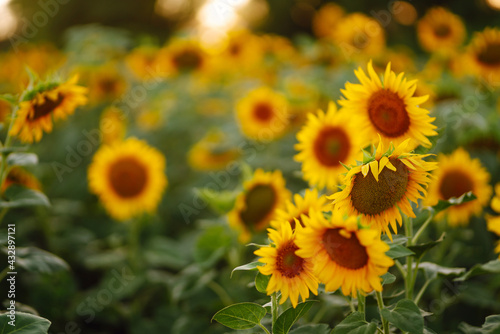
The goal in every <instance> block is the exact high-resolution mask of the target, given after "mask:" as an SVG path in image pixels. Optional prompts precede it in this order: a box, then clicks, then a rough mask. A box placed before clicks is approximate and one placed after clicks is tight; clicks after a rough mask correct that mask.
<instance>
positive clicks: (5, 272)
mask: <svg viewBox="0 0 500 334" xmlns="http://www.w3.org/2000/svg"><path fill="white" fill-rule="evenodd" d="M8 272H9V267H8V266H7V267H5V269H4V270H2V272H0V282H1V281H2V280H3V279H4V278H5V276H7V273H8Z"/></svg>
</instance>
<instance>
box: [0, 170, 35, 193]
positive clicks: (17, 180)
mask: <svg viewBox="0 0 500 334" xmlns="http://www.w3.org/2000/svg"><path fill="white" fill-rule="evenodd" d="M11 185H20V186H23V187H26V188H30V189H33V190H38V191H41V190H42V186H41V185H40V182H39V181H38V179H37V178H36V177H35V176H34V175H33V174H31V173H30V172H28V171H27V170H26V169H24V168H22V167H20V166H14V167H12V168H11V169H10V170H9V172H8V173H7V176H6V178H5V180H4V182H3V184H2V193H3V192H5V190H6V189H7V188H8V187H10V186H11Z"/></svg>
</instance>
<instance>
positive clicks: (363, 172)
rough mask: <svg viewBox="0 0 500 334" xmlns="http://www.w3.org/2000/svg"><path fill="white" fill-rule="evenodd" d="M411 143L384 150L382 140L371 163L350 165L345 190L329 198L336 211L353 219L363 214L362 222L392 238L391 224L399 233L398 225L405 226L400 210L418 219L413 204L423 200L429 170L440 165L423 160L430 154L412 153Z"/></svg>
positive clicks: (428, 179)
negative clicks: (409, 146) (409, 147)
mask: <svg viewBox="0 0 500 334" xmlns="http://www.w3.org/2000/svg"><path fill="white" fill-rule="evenodd" d="M408 142H409V139H407V140H406V141H404V142H403V143H401V144H400V145H399V146H398V147H396V148H394V147H393V146H392V145H391V147H390V148H389V150H387V151H385V150H384V147H383V145H382V141H380V142H379V146H378V147H377V149H376V151H375V154H374V156H373V157H372V158H371V159H369V160H371V161H369V162H366V163H363V164H361V165H357V166H351V167H350V168H349V171H348V172H347V174H346V175H345V179H344V184H345V187H344V189H343V190H342V191H340V192H337V193H335V194H333V195H331V196H330V197H328V198H329V199H332V200H333V204H334V205H335V208H336V209H338V210H339V211H341V212H342V213H345V214H348V215H350V216H355V217H356V216H358V215H361V222H362V223H364V224H366V225H368V226H374V227H375V228H376V229H378V230H379V231H380V232H384V233H387V235H388V236H389V237H390V238H391V239H392V235H391V231H390V229H389V225H390V226H391V227H392V230H393V232H394V233H397V224H396V222H399V225H401V224H402V219H401V213H400V211H399V210H401V211H402V212H403V213H404V214H405V215H406V216H408V217H413V218H415V214H414V213H413V209H412V207H411V203H410V202H414V203H417V201H418V199H419V198H424V196H425V193H426V191H425V189H424V188H425V187H426V186H427V184H428V183H429V181H430V174H429V171H430V170H433V169H435V168H436V165H437V164H436V163H435V162H427V161H424V160H423V158H425V157H427V156H428V155H421V154H413V153H409V152H410V151H409V149H408ZM370 171H371V173H370Z"/></svg>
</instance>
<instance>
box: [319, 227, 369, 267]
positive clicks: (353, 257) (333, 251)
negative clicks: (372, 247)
mask: <svg viewBox="0 0 500 334" xmlns="http://www.w3.org/2000/svg"><path fill="white" fill-rule="evenodd" d="M339 231H340V228H335V229H328V230H327V231H326V232H325V233H324V234H323V246H324V247H325V250H326V252H327V253H328V255H329V256H330V258H331V259H332V261H334V262H335V263H337V264H338V265H339V266H341V267H344V268H348V269H353V270H354V269H359V268H362V267H364V266H365V265H366V264H367V263H368V254H367V253H366V249H365V247H364V246H363V245H361V244H360V243H359V240H358V237H357V236H356V234H355V233H351V236H350V238H346V237H345V236H344V235H342V234H340V233H339Z"/></svg>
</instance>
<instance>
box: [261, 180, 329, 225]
mask: <svg viewBox="0 0 500 334" xmlns="http://www.w3.org/2000/svg"><path fill="white" fill-rule="evenodd" d="M293 201H294V203H292V202H291V201H290V200H288V201H286V205H285V208H284V209H283V210H277V213H276V220H273V221H271V226H272V227H274V228H275V229H277V230H279V229H280V226H281V223H282V222H284V221H286V222H288V223H289V224H290V226H291V227H292V231H295V225H296V223H297V222H299V223H300V225H302V226H303V224H302V216H306V217H307V216H309V212H310V211H311V210H316V211H319V212H323V211H330V205H329V204H327V203H326V196H324V195H321V196H319V195H318V190H317V189H313V190H310V189H306V192H305V194H304V197H302V196H300V195H299V194H295V195H294V196H293Z"/></svg>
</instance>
